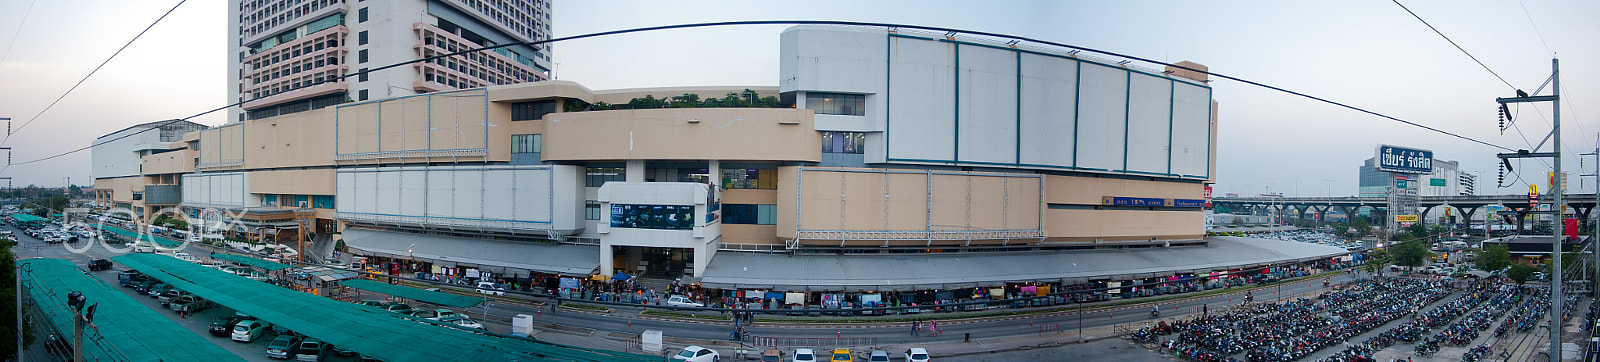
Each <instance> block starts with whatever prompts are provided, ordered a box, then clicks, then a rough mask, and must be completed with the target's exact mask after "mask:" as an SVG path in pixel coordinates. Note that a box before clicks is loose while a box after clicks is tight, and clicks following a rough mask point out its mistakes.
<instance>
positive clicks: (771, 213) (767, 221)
mask: <svg viewBox="0 0 1600 362" xmlns="http://www.w3.org/2000/svg"><path fill="white" fill-rule="evenodd" d="M722 222H723V223H725V224H747V225H777V224H778V205H747V204H726V205H722Z"/></svg>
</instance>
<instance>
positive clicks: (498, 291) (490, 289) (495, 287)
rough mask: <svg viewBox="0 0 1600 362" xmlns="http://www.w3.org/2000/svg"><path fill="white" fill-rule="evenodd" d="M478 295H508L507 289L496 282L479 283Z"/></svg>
mask: <svg viewBox="0 0 1600 362" xmlns="http://www.w3.org/2000/svg"><path fill="white" fill-rule="evenodd" d="M478 293H483V294H488V295H506V288H504V287H501V286H500V285H499V284H495V283H494V282H482V281H480V282H478Z"/></svg>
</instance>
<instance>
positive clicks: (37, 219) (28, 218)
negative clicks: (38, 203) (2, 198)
mask: <svg viewBox="0 0 1600 362" xmlns="http://www.w3.org/2000/svg"><path fill="white" fill-rule="evenodd" d="M11 218H12V219H17V221H20V222H41V221H50V220H49V219H45V218H42V217H38V216H33V215H29V214H11Z"/></svg>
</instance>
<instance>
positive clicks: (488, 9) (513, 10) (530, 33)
mask: <svg viewBox="0 0 1600 362" xmlns="http://www.w3.org/2000/svg"><path fill="white" fill-rule="evenodd" d="M456 1H457V2H460V3H463V4H464V5H466V6H467V7H470V8H472V9H474V10H477V12H478V13H479V14H483V15H484V16H486V17H489V18H491V19H494V21H495V22H497V23H500V24H503V25H506V26H508V27H510V28H512V29H514V30H515V31H516V32H517V33H520V34H522V35H523V36H526V37H528V38H532V39H545V36H544V35H545V34H547V33H549V32H550V24H549V23H550V21H549V20H550V16H549V13H548V12H545V11H544V10H542V9H539V8H538V4H535V6H533V7H528V6H526V4H527V3H524V2H509V4H508V2H506V1H494V2H493V5H494V6H489V5H488V4H485V3H486V2H485V1H481V0H456ZM513 4H514V5H513ZM546 4H548V2H546ZM515 5H523V6H515ZM530 11H531V12H533V14H529V12H530ZM541 20H542V21H541ZM530 25H532V26H530ZM541 25H542V26H541ZM541 56H542V54H541ZM545 60H549V58H545Z"/></svg>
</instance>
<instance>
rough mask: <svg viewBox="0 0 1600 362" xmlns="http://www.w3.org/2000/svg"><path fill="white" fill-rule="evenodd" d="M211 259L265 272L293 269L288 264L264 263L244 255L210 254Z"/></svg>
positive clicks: (264, 261)
mask: <svg viewBox="0 0 1600 362" xmlns="http://www.w3.org/2000/svg"><path fill="white" fill-rule="evenodd" d="M211 258H212V259H222V260H227V261H231V262H235V263H239V264H243V265H249V266H253V267H257V268H261V269H266V270H267V271H278V270H283V269H289V268H293V267H294V266H292V265H288V264H284V263H279V262H273V261H266V260H261V259H257V258H252V257H248V256H244V255H234V254H212V255H211Z"/></svg>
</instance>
